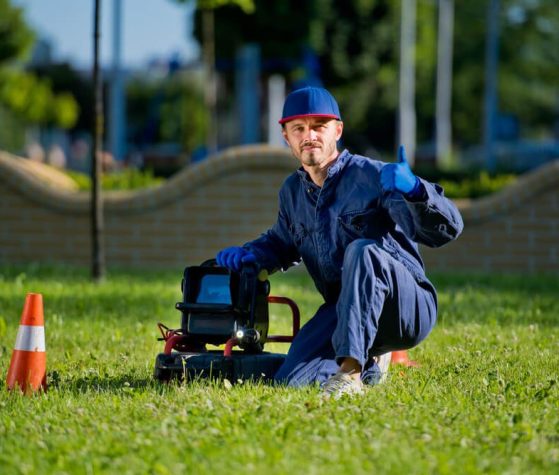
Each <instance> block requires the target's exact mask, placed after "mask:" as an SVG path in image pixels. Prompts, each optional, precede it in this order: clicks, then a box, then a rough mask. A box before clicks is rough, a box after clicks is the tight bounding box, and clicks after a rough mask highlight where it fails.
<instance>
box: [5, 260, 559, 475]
mask: <svg viewBox="0 0 559 475" xmlns="http://www.w3.org/2000/svg"><path fill="white" fill-rule="evenodd" d="M181 276H182V268H181V266H177V269H175V270H172V271H153V270H152V271H146V272H138V271H134V272H129V271H124V270H119V271H117V270H112V271H110V272H109V275H108V278H107V280H106V281H105V282H104V283H102V284H100V285H95V284H92V283H91V282H90V280H89V277H88V273H87V271H86V270H84V269H75V268H69V267H56V266H37V265H36V266H25V267H23V266H19V267H6V266H4V267H1V268H0V301H1V302H2V307H1V309H0V373H1V374H3V375H5V374H6V371H7V367H8V363H9V358H10V354H11V350H12V348H13V343H14V341H15V337H16V333H17V329H18V324H19V316H20V314H21V309H22V305H23V300H24V297H25V294H26V293H27V292H30V291H34V292H41V293H42V294H43V297H44V302H45V320H46V342H47V351H48V379H49V383H50V387H49V390H48V392H47V393H46V394H44V395H37V396H35V397H22V396H21V395H19V394H14V393H9V392H8V391H5V390H3V391H1V392H0V440H2V450H1V451H0V464H1V466H2V473H3V474H6V475H11V474H20V473H99V474H102V473H155V474H176V473H196V474H201V475H204V474H216V473H220V472H236V473H243V474H262V473H266V474H272V475H274V474H278V475H279V474H286V473H294V474H303V473H320V474H324V475H327V474H336V475H338V474H345V473H358V474H365V473H382V474H402V473H409V474H425V473H441V474H447V473H460V474H478V473H488V474H500V473H507V474H511V475H520V474H522V475H524V474H542V475H543V474H549V473H557V472H558V471H559V452H558V450H557V428H558V427H559V415H558V412H557V406H558V404H559V387H558V386H559V385H558V384H557V371H556V368H557V367H559V357H558V354H557V351H556V348H557V342H558V339H559V330H558V327H557V314H558V312H559V301H558V300H557V293H558V292H559V281H558V278H557V276H542V277H536V276H510V275H508V276H501V275H479V274H477V275H476V274H473V275H451V274H440V275H435V276H433V280H434V282H435V283H436V285H437V286H438V288H439V290H440V293H439V295H440V299H439V302H440V312H439V323H438V325H437V327H436V328H435V330H434V331H433V333H432V334H431V335H430V336H429V338H428V339H427V340H426V341H425V342H423V343H422V344H421V345H420V346H419V347H417V348H415V349H413V350H411V351H410V352H409V353H410V357H411V358H413V359H415V360H417V361H418V362H419V363H420V365H421V366H420V367H419V368H394V367H393V368H392V371H391V375H390V378H389V380H388V382H387V383H386V384H384V385H382V386H378V387H375V388H371V389H370V390H369V391H368V392H367V393H366V395H365V396H364V397H362V398H357V399H342V400H340V401H338V402H335V401H329V402H324V401H322V400H321V398H320V392H319V390H318V389H317V388H316V387H309V388H304V389H292V388H284V387H268V386H263V385H257V384H252V383H248V382H243V383H241V384H237V385H234V386H233V387H230V386H226V385H224V384H223V383H218V382H216V383H210V382H207V381H199V382H191V383H190V384H187V385H177V384H171V385H168V386H167V385H159V384H157V383H155V382H154V381H153V380H152V376H151V373H152V370H153V363H154V360H155V355H156V354H157V353H158V352H160V351H161V350H162V344H161V342H158V341H156V337H157V336H158V332H157V329H156V326H155V324H156V322H157V321H163V322H166V323H167V324H169V325H171V326H177V325H178V324H179V320H180V318H179V317H180V314H179V312H177V311H176V310H175V309H174V303H175V302H176V301H178V300H180V285H179V284H180V278H181ZM272 290H273V293H274V294H276V295H278V294H280V295H281V294H283V295H286V296H291V297H293V298H295V300H296V301H297V303H298V304H299V305H300V307H301V310H302V315H303V320H306V319H308V318H309V316H310V315H311V314H312V312H313V311H314V310H315V309H316V307H317V306H318V305H319V303H320V300H319V299H318V297H317V293H316V291H315V290H314V289H313V287H312V284H311V282H310V280H309V279H308V278H307V277H304V276H303V275H302V274H297V273H289V274H287V275H274V276H273V277H272ZM277 307H280V306H272V307H271V312H272V316H271V319H272V327H273V331H274V333H276V332H277V333H280V332H283V331H286V330H287V329H288V328H289V324H288V321H287V318H285V316H284V315H283V314H280V313H279V312H280V310H279V309H278V308H277ZM267 348H268V347H267ZM268 349H272V350H274V351H285V349H286V345H280V344H276V347H274V348H272V347H270V348H268Z"/></svg>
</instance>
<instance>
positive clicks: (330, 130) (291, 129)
mask: <svg viewBox="0 0 559 475" xmlns="http://www.w3.org/2000/svg"><path fill="white" fill-rule="evenodd" d="M342 131H343V122H341V121H339V120H335V119H327V118H323V117H302V118H300V119H294V120H290V121H289V122H287V123H286V124H285V125H284V128H283V131H282V133H283V137H284V138H285V140H286V142H287V143H288V145H289V147H290V148H291V151H292V152H293V155H295V157H296V158H297V159H298V160H299V161H300V162H301V163H302V164H303V166H307V167H324V166H326V165H328V164H329V163H330V162H331V161H333V160H334V159H335V158H336V157H337V156H338V149H337V148H336V142H337V141H338V140H339V139H340V138H341V136H342Z"/></svg>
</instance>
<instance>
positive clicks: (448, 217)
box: [384, 179, 464, 247]
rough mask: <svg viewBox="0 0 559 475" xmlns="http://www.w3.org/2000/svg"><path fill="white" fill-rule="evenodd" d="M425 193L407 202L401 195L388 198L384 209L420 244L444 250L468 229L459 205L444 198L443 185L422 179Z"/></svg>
mask: <svg viewBox="0 0 559 475" xmlns="http://www.w3.org/2000/svg"><path fill="white" fill-rule="evenodd" d="M421 183H422V185H423V187H424V189H425V193H424V194H423V196H422V197H421V199H419V200H418V201H413V200H407V199H405V198H404V196H403V195H402V194H401V193H390V194H388V195H387V196H385V197H384V206H385V207H386V208H387V209H388V212H389V214H390V216H391V217H392V219H393V220H394V222H395V223H396V224H398V225H399V226H400V228H402V230H403V231H404V233H405V234H406V235H407V236H408V237H409V238H410V239H412V240H414V241H415V242H417V243H420V244H424V245H426V246H428V247H440V246H442V245H444V244H446V243H448V242H450V241H453V240H454V239H456V238H457V237H458V236H459V235H460V233H461V232H462V230H463V229H464V223H463V221H462V216H461V215H460V211H458V208H457V207H456V205H455V204H454V203H453V202H452V201H451V200H449V199H448V198H446V197H445V196H444V191H443V189H442V187H441V186H440V185H437V184H434V183H429V182H428V181H425V180H423V179H421Z"/></svg>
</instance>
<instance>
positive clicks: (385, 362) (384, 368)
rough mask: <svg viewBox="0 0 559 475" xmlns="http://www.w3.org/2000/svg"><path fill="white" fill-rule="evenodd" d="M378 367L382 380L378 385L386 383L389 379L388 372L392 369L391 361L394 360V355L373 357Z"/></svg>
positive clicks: (385, 354) (387, 354)
mask: <svg viewBox="0 0 559 475" xmlns="http://www.w3.org/2000/svg"><path fill="white" fill-rule="evenodd" d="M373 359H374V360H375V362H376V364H377V366H378V367H379V369H380V379H379V381H378V383H377V384H381V383H384V382H385V381H386V378H387V377H388V370H389V369H390V361H391V360H392V353H390V352H388V353H384V354H382V355H379V356H373Z"/></svg>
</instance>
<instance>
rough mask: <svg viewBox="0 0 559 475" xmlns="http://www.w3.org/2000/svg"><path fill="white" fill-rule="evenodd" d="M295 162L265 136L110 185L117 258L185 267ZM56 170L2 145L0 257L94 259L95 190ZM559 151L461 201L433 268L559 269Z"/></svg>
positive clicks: (240, 235) (110, 240)
mask: <svg viewBox="0 0 559 475" xmlns="http://www.w3.org/2000/svg"><path fill="white" fill-rule="evenodd" d="M296 166H297V162H296V161H295V159H293V158H292V157H291V156H290V154H289V152H288V151H287V150H285V149H281V148H269V147H267V146H250V147H239V148H233V149H230V150H227V151H226V152H224V153H223V154H221V155H219V156H216V157H213V158H211V159H209V160H206V161H204V162H202V163H200V164H198V165H195V166H192V167H189V168H187V169H185V170H183V171H182V172H181V173H179V174H177V175H175V176H174V177H172V178H171V179H170V180H168V181H167V182H166V183H165V184H164V185H163V186H160V187H157V188H153V189H149V190H142V191H139V192H107V193H105V194H104V208H105V236H106V237H105V239H106V240H105V246H106V258H107V263H108V264H109V265H122V266H135V267H149V266H159V267H177V268H181V269H182V267H183V266H184V265H186V264H194V263H198V262H201V261H203V260H205V259H207V258H210V257H213V256H214V255H215V253H216V251H218V250H219V249H221V248H223V247H225V246H230V245H234V244H240V243H242V242H244V241H247V240H249V239H252V238H254V237H256V236H258V235H259V234H260V233H261V232H262V231H264V230H265V229H267V228H268V227H269V226H270V225H271V224H272V223H273V222H274V220H275V217H276V213H277V191H278V189H279V187H280V186H281V183H282V182H283V180H284V179H285V177H286V176H287V175H288V174H289V173H290V172H291V171H293V170H294V169H295V168H296ZM55 175H56V174H55V173H53V174H52V177H50V178H49V177H48V176H46V174H45V173H44V170H42V171H41V172H40V173H39V172H36V170H34V169H33V167H30V166H29V164H28V161H27V160H23V159H16V158H15V157H9V156H7V155H6V154H0V262H2V263H16V262H30V261H44V262H68V263H71V264H79V265H89V258H90V252H91V251H90V247H91V245H90V237H89V194H88V193H83V192H76V191H75V190H74V189H72V187H71V186H69V185H68V184H67V183H64V181H63V180H57V179H56V177H55ZM558 185H559V161H556V162H553V163H551V164H548V165H545V166H544V167H542V168H540V169H538V170H536V171H535V172H532V173H531V174H529V175H526V176H524V177H522V178H521V179H520V180H519V181H518V182H517V183H515V184H514V185H512V186H510V187H509V188H507V189H506V190H504V191H502V192H501V193H498V194H496V195H494V196H491V197H488V198H484V199H481V200H475V201H462V202H460V203H459V207H460V210H461V212H462V215H463V216H464V221H465V223H466V229H465V231H464V234H463V235H462V236H461V237H460V239H459V240H458V241H456V242H454V243H451V244H450V245H448V246H445V247H443V248H441V249H436V250H430V249H426V248H424V249H423V255H424V257H425V261H426V265H427V267H428V269H429V270H435V269H437V270H443V269H472V270H488V271H489V270H492V271H508V270H511V271H519V272H532V273H533V272H539V271H548V272H558V271H559V224H558V222H559V186H558Z"/></svg>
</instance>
